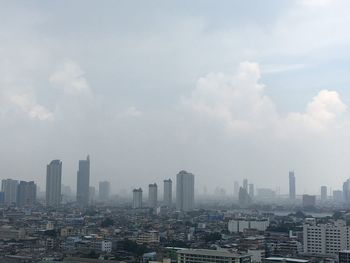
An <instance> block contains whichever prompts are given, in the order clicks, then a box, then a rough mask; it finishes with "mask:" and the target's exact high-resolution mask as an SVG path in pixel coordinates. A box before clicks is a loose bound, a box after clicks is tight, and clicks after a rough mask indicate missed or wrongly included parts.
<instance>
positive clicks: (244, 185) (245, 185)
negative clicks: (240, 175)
mask: <svg viewBox="0 0 350 263" xmlns="http://www.w3.org/2000/svg"><path fill="white" fill-rule="evenodd" d="M243 188H244V189H245V190H246V191H247V193H248V179H243Z"/></svg>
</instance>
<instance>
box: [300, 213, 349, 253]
mask: <svg viewBox="0 0 350 263" xmlns="http://www.w3.org/2000/svg"><path fill="white" fill-rule="evenodd" d="M303 237H304V242H303V243H304V253H307V254H315V255H337V254H338V252H339V251H341V250H348V249H350V227H349V226H346V222H345V221H344V220H338V221H335V222H333V223H326V224H316V219H314V218H312V219H310V220H307V223H306V224H304V226H303Z"/></svg>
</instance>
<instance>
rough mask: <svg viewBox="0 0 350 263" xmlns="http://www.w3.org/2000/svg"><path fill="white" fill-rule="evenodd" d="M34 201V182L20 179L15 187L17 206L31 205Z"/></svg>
mask: <svg viewBox="0 0 350 263" xmlns="http://www.w3.org/2000/svg"><path fill="white" fill-rule="evenodd" d="M35 202H36V184H35V183H34V182H33V181H30V182H25V181H20V183H19V185H18V187H17V206H19V207H21V206H33V205H34V204H35Z"/></svg>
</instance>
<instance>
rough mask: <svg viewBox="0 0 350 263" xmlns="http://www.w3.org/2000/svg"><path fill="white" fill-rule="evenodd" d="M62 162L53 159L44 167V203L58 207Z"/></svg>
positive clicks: (59, 202)
mask: <svg viewBox="0 0 350 263" xmlns="http://www.w3.org/2000/svg"><path fill="white" fill-rule="evenodd" d="M61 180H62V162H61V161H60V160H53V161H51V163H50V164H48V165H47V167H46V205H47V206H51V207H58V206H59V205H60V204H61Z"/></svg>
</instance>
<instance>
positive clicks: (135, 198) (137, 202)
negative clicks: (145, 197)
mask: <svg viewBox="0 0 350 263" xmlns="http://www.w3.org/2000/svg"><path fill="white" fill-rule="evenodd" d="M132 194H133V195H132V208H134V209H136V208H141V207H142V189H141V188H139V189H134V190H133V191H132Z"/></svg>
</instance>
